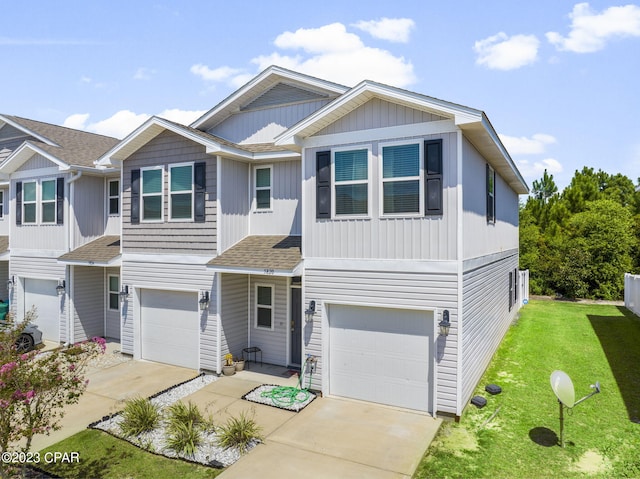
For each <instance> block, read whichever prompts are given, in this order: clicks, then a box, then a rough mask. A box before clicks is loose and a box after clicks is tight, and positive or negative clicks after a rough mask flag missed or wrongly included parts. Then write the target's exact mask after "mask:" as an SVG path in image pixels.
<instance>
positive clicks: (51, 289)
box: [24, 278, 60, 341]
mask: <svg viewBox="0 0 640 479" xmlns="http://www.w3.org/2000/svg"><path fill="white" fill-rule="evenodd" d="M56 286H58V281H56V280H55V279H33V278H25V280H24V314H25V315H26V313H28V312H29V310H31V308H33V307H34V306H35V308H36V315H37V317H36V319H35V321H34V323H35V324H37V325H38V329H39V330H40V331H42V338H43V339H47V340H49V341H60V298H59V296H58V293H57V292H56Z"/></svg>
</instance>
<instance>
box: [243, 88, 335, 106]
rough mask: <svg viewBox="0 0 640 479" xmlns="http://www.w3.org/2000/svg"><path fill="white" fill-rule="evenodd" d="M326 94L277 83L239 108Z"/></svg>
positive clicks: (301, 99)
mask: <svg viewBox="0 0 640 479" xmlns="http://www.w3.org/2000/svg"><path fill="white" fill-rule="evenodd" d="M326 98H327V95H323V94H320V93H316V92H312V91H309V90H304V89H302V88H298V87H295V86H293V85H287V84H286V83H278V84H277V85H276V86H274V87H273V88H271V89H270V90H267V91H266V92H264V93H263V94H262V95H260V96H259V97H258V98H256V99H255V100H253V101H252V102H251V103H248V104H247V105H245V106H243V107H242V108H240V110H242V111H244V110H255V109H258V108H264V107H268V106H274V105H285V104H287V103H294V102H298V101H310V100H323V99H326Z"/></svg>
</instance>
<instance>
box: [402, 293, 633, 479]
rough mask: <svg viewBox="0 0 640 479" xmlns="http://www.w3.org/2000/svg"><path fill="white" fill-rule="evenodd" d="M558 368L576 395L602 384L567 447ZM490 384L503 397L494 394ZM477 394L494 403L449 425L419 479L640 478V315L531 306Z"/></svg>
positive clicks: (568, 419) (573, 423)
mask: <svg viewBox="0 0 640 479" xmlns="http://www.w3.org/2000/svg"><path fill="white" fill-rule="evenodd" d="M556 369H560V370H563V371H565V372H566V373H567V374H568V375H569V376H570V377H571V378H572V380H573V384H574V387H575V391H576V399H579V398H582V397H583V396H586V395H587V394H589V393H590V392H591V391H592V389H590V387H589V386H590V385H591V384H593V383H595V382H596V381H600V384H601V388H602V392H601V393H600V394H596V395H595V396H593V397H592V398H590V399H588V400H586V401H585V402H583V403H581V404H578V405H577V406H575V407H574V408H573V409H572V410H570V411H566V412H565V428H564V440H565V448H564V449H563V448H561V447H559V446H558V440H559V437H558V436H559V434H560V423H559V419H558V417H559V407H558V402H557V399H556V397H555V395H554V394H553V391H552V390H551V386H550V381H549V377H550V375H551V373H552V372H553V371H554V370H556ZM491 383H494V384H498V385H499V386H501V387H502V391H503V392H502V393H501V394H499V395H497V396H491V395H489V394H488V393H486V392H485V391H484V387H485V385H487V384H491ZM475 394H477V395H482V396H484V397H486V398H487V406H486V407H484V408H483V409H477V408H476V407H475V406H469V407H468V408H467V411H466V412H465V414H464V416H463V418H462V421H461V422H460V423H445V424H444V426H443V427H442V429H441V430H440V432H439V433H438V436H437V437H436V440H435V441H434V442H433V444H432V445H431V447H430V448H429V450H428V451H427V453H426V455H425V457H424V458H423V459H422V462H421V463H420V465H419V467H418V469H417V471H416V473H415V476H414V477H415V478H474V477H491V478H519V477H520V478H532V479H533V478H560V477H561V478H573V477H602V478H611V477H635V478H638V477H640V452H639V451H640V319H639V318H638V317H637V316H635V315H633V314H632V313H630V312H629V311H627V310H626V309H624V308H622V307H617V306H610V305H591V304H577V303H568V302H557V301H532V302H531V303H529V305H527V306H525V307H524V308H523V309H522V310H521V317H520V319H519V320H518V321H517V322H516V323H515V324H514V325H513V326H512V327H511V329H510V330H509V332H508V333H507V336H506V337H505V339H504V341H503V343H502V344H501V346H500V348H499V349H498V352H497V354H496V355H495V357H494V359H493V361H492V362H491V365H490V366H489V369H488V370H487V372H486V373H485V375H484V377H483V379H482V380H481V381H480V384H479V386H478V389H477V390H476V392H475ZM498 409H499V411H498ZM496 411H498V412H497V415H495V416H494V417H493V418H492V419H491V416H492V415H494V414H495V413H496Z"/></svg>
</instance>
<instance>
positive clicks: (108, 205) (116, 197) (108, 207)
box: [107, 178, 122, 216]
mask: <svg viewBox="0 0 640 479" xmlns="http://www.w3.org/2000/svg"><path fill="white" fill-rule="evenodd" d="M111 183H118V193H117V195H116V196H112V195H111ZM113 199H116V200H118V212H117V213H112V212H111V200H113ZM121 209H122V208H121V205H120V178H112V179H109V180H108V181H107V215H108V216H120V210H121Z"/></svg>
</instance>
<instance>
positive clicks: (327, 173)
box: [316, 151, 331, 218]
mask: <svg viewBox="0 0 640 479" xmlns="http://www.w3.org/2000/svg"><path fill="white" fill-rule="evenodd" d="M316 218H331V152H330V151H319V152H317V153H316Z"/></svg>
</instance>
